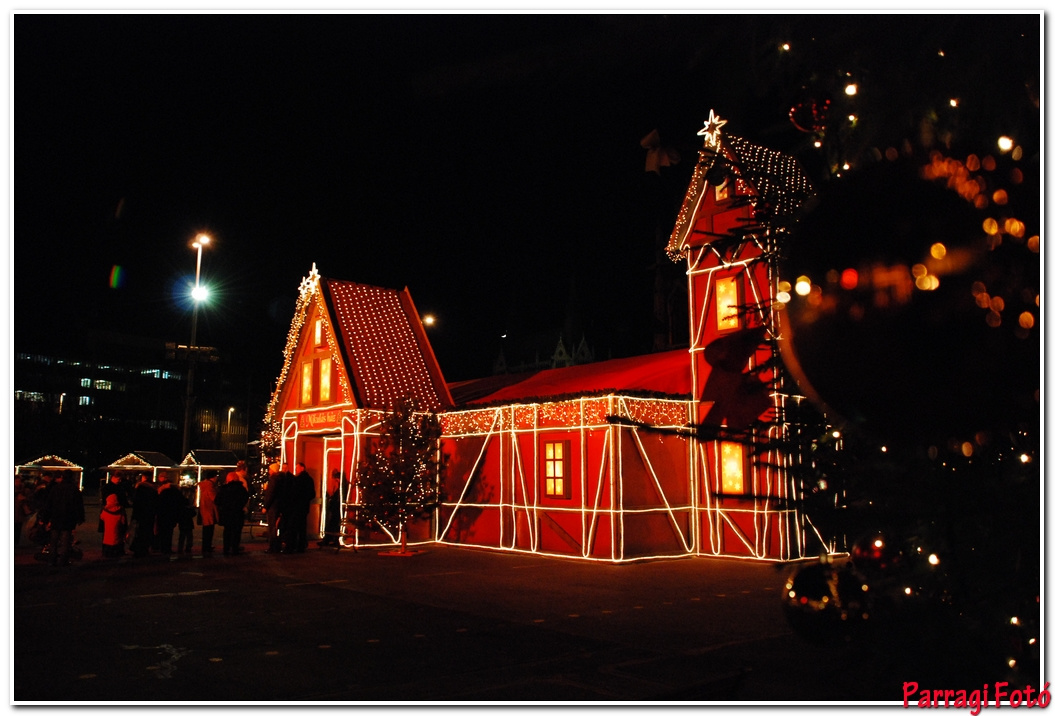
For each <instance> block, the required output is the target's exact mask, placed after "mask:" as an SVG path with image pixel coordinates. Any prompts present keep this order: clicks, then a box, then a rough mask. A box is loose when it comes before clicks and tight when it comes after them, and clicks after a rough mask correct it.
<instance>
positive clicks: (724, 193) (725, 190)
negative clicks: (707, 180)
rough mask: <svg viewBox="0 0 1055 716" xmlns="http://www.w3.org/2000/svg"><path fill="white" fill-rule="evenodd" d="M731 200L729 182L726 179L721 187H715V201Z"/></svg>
mask: <svg viewBox="0 0 1055 716" xmlns="http://www.w3.org/2000/svg"><path fill="white" fill-rule="evenodd" d="M728 198H729V180H728V179H726V180H725V181H723V182H722V183H721V186H716V187H714V200H715V201H725V200H726V199H728Z"/></svg>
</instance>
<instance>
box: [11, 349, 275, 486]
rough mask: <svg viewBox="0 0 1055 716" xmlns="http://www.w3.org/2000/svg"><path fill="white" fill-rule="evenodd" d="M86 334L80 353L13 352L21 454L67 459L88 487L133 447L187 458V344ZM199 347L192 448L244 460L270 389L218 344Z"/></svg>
mask: <svg viewBox="0 0 1055 716" xmlns="http://www.w3.org/2000/svg"><path fill="white" fill-rule="evenodd" d="M82 339H83V340H82V342H81V343H80V346H81V349H80V350H66V351H62V352H29V351H16V353H15V355H14V420H15V425H16V426H17V430H15V431H14V446H13V447H14V458H15V460H16V461H18V462H21V461H25V460H32V459H34V458H36V457H39V456H41V455H46V454H57V455H60V456H61V457H64V458H67V459H69V460H72V461H74V462H76V463H77V464H79V465H82V466H83V467H84V468H85V470H86V484H87V483H90V482H91V478H89V477H88V474H89V471H91V470H93V469H95V468H98V467H100V466H103V465H106V464H109V463H110V462H112V461H113V460H115V459H117V458H119V457H121V456H122V455H124V454H126V453H128V452H130V451H132V450H152V451H156V452H161V453H164V454H165V455H168V456H169V457H171V458H172V459H173V460H175V461H176V462H179V461H180V460H182V459H183V458H184V457H185V456H184V455H182V454H180V453H181V443H182V438H183V429H184V425H183V417H184V405H185V403H184V401H185V399H186V385H187V383H186V381H187V363H186V359H185V355H186V350H185V348H184V350H183V351H181V350H180V349H179V348H178V345H179V344H177V343H174V342H165V341H162V340H160V339H151V338H142V337H136V336H132V335H128V334H122V333H111V332H94V331H86V332H84V333H83V334H82ZM201 353H202V359H201V360H200V361H199V363H198V365H197V369H196V375H195V384H196V385H195V400H194V403H193V406H194V408H193V410H192V413H191V421H190V426H189V441H190V447H191V449H214V450H231V451H233V452H235V453H236V454H238V455H239V456H243V457H244V456H245V455H246V453H247V450H248V448H249V446H248V443H249V442H252V441H253V440H255V439H256V436H254V435H252V434H251V432H250V428H251V426H252V425H254V424H256V425H258V424H259V421H260V418H261V416H262V414H263V407H262V406H263V405H266V402H267V398H268V388H267V386H266V384H265V385H262V386H253V385H251V384H250V383H249V382H248V381H247V380H246V378H245V374H244V373H243V372H242V371H240V370H238V368H237V366H234V365H232V364H231V362H230V361H229V360H227V359H225V356H224V355H223V354H222V353H221V352H219V351H217V350H216V349H213V348H210V349H207V350H203V351H201ZM254 388H255V389H256V390H254ZM254 421H255V422H254Z"/></svg>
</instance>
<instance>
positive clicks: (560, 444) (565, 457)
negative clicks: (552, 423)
mask: <svg viewBox="0 0 1055 716" xmlns="http://www.w3.org/2000/svg"><path fill="white" fill-rule="evenodd" d="M542 449H543V454H544V455H545V459H544V461H543V462H544V465H545V478H546V497H565V498H569V497H571V481H570V479H569V478H570V477H571V474H570V473H571V470H569V469H568V468H569V465H570V458H571V454H570V453H571V443H570V442H568V441H567V440H563V441H555V442H547V443H543V446H542Z"/></svg>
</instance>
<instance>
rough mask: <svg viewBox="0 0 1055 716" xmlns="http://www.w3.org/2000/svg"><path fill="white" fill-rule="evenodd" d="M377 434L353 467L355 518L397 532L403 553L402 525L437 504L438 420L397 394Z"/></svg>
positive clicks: (439, 472) (439, 481)
mask: <svg viewBox="0 0 1055 716" xmlns="http://www.w3.org/2000/svg"><path fill="white" fill-rule="evenodd" d="M380 433H381V434H380V437H379V438H378V439H377V441H376V442H374V443H373V445H371V447H370V449H369V451H368V452H367V455H366V457H365V458H363V460H362V461H361V462H360V463H359V466H358V468H357V470H356V480H357V484H358V487H359V502H360V509H359V516H358V518H357V519H356V522H357V523H358V524H359V526H360V527H363V528H366V529H383V530H386V531H388V532H389V533H391V534H399V537H400V552H401V553H406V551H407V526H408V525H409V524H410V523H411V522H414V521H417V520H420V519H426V518H428V517H429V516H430V515H431V514H432V512H433V511H434V510H436V508H438V507H439V505H440V496H441V492H442V486H443V474H444V470H443V467H444V465H443V460H442V458H441V454H440V449H439V438H440V423H439V418H437V416H436V415H435V414H434V413H430V412H419V411H418V410H417V404H416V403H415V401H414V400H413V399H411V398H402V399H399V400H397V401H396V403H395V405H393V407H392V408H391V409H390V410H389V411H388V412H387V413H386V414H385V417H384V418H383V420H382V421H381V430H380Z"/></svg>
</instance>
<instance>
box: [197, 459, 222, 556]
mask: <svg viewBox="0 0 1055 716" xmlns="http://www.w3.org/2000/svg"><path fill="white" fill-rule="evenodd" d="M198 514H199V515H200V516H201V551H202V554H208V553H210V552H212V550H213V547H212V538H213V534H214V533H215V531H216V524H217V523H218V522H219V521H220V513H219V512H218V511H217V510H216V473H215V472H207V473H205V478H204V479H203V480H202V481H201V482H199V483H198Z"/></svg>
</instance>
